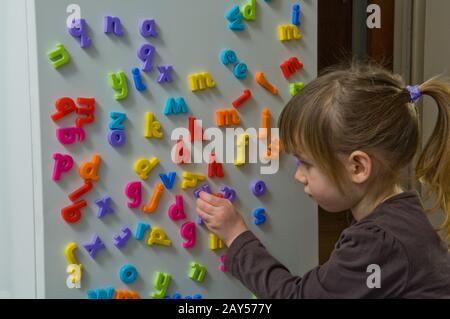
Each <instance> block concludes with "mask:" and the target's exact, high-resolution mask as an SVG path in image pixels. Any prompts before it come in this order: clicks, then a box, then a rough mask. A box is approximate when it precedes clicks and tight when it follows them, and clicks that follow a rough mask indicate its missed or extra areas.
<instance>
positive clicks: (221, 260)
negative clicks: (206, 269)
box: [219, 255, 225, 271]
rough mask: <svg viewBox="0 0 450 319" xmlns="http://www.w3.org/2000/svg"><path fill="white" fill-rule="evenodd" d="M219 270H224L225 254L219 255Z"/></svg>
mask: <svg viewBox="0 0 450 319" xmlns="http://www.w3.org/2000/svg"><path fill="white" fill-rule="evenodd" d="M219 270H220V271H225V255H222V256H220V265H219Z"/></svg>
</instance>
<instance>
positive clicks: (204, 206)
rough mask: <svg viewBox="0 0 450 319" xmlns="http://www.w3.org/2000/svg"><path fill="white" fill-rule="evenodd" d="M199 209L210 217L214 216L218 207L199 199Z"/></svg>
mask: <svg viewBox="0 0 450 319" xmlns="http://www.w3.org/2000/svg"><path fill="white" fill-rule="evenodd" d="M197 209H201V210H202V211H204V212H205V213H206V214H208V215H212V214H213V213H214V211H215V210H216V207H215V206H213V205H211V204H210V203H208V202H207V201H204V200H203V199H201V198H199V199H197Z"/></svg>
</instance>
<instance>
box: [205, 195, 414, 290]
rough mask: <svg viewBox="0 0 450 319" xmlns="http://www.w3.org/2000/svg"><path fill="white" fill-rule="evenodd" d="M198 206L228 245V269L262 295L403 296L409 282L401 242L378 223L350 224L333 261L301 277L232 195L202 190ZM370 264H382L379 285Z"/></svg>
mask: <svg viewBox="0 0 450 319" xmlns="http://www.w3.org/2000/svg"><path fill="white" fill-rule="evenodd" d="M208 201H209V202H208ZM204 202H206V203H207V204H205V203H204ZM208 205H209V206H208ZM197 208H198V212H199V215H200V217H202V218H203V219H204V221H205V224H206V225H207V226H208V228H210V229H211V230H212V231H213V232H216V234H217V236H219V237H220V238H222V239H223V240H224V242H225V244H227V246H228V247H229V250H228V252H227V255H226V258H225V269H226V270H227V271H229V272H230V273H231V274H232V275H233V276H234V277H236V278H237V279H239V280H240V281H241V282H242V283H243V284H244V285H245V286H246V287H247V288H248V289H249V290H250V291H252V292H253V293H254V294H255V295H256V296H257V297H258V298H399V297H401V296H402V293H403V292H404V290H405V288H406V286H407V278H408V272H409V262H408V258H407V256H406V254H405V251H404V249H403V247H402V245H401V244H400V243H399V242H398V241H397V240H396V239H395V238H394V237H393V236H390V234H389V233H387V232H385V231H383V230H382V229H381V228H380V227H378V226H377V225H374V224H373V223H367V224H364V225H358V226H352V227H350V228H348V229H347V230H345V231H344V232H343V233H342V235H341V237H340V239H339V241H338V243H337V244H336V248H335V250H334V251H333V253H332V255H331V257H330V259H329V260H328V262H326V263H325V264H324V265H322V266H318V267H316V268H314V269H312V270H311V271H309V272H308V273H306V274H305V275H304V276H303V277H299V276H294V275H292V274H291V273H290V272H289V270H288V269H287V268H286V267H285V266H284V265H283V264H281V263H280V262H279V261H278V260H277V259H276V258H274V257H273V256H272V255H271V254H270V253H269V252H268V251H267V250H266V248H265V247H264V246H263V244H262V243H261V242H260V241H259V240H258V239H257V238H256V237H255V235H254V234H253V233H252V232H250V231H248V230H247V228H246V227H245V228H244V227H242V225H245V223H244V222H243V220H242V218H241V217H240V215H239V214H238V213H237V212H236V210H235V209H234V207H233V206H232V205H231V203H229V201H227V200H224V199H222V198H216V197H214V196H212V195H210V194H207V193H204V192H203V193H201V194H200V199H199V201H198V202H197ZM221 225H223V227H221ZM371 265H377V266H379V270H380V273H379V274H380V280H379V284H380V287H379V288H377V287H376V286H377V281H376V278H375V277H374V276H372V277H371V275H373V273H372V270H371V271H370V272H368V270H370V269H373V266H372V267H370V266H371Z"/></svg>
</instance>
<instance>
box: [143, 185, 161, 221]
mask: <svg viewBox="0 0 450 319" xmlns="http://www.w3.org/2000/svg"><path fill="white" fill-rule="evenodd" d="M163 190H164V186H163V184H162V183H158V184H156V186H155V189H154V190H153V194H152V197H151V198H150V201H149V202H148V203H147V204H146V205H144V207H142V211H143V212H144V213H146V214H150V213H153V212H154V211H155V210H156V207H158V203H159V199H160V198H161V194H162V192H163Z"/></svg>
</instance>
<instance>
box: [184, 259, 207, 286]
mask: <svg viewBox="0 0 450 319" xmlns="http://www.w3.org/2000/svg"><path fill="white" fill-rule="evenodd" d="M205 275H206V267H205V266H204V265H202V264H199V263H196V262H191V269H190V271H189V274H188V277H189V278H191V279H192V280H195V281H199V282H202V281H203V280H204V279H205Z"/></svg>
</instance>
